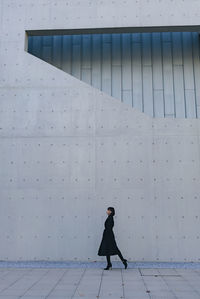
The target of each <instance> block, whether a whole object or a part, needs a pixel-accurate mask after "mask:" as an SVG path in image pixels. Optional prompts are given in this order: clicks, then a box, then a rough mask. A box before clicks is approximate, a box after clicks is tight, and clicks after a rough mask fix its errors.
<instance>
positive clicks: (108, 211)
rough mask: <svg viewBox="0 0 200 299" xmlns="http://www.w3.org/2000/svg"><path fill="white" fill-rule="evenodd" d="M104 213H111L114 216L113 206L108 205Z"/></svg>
mask: <svg viewBox="0 0 200 299" xmlns="http://www.w3.org/2000/svg"><path fill="white" fill-rule="evenodd" d="M106 213H107V214H108V215H110V214H112V215H113V216H114V215H115V209H114V208H113V207H108V208H107V211H106Z"/></svg>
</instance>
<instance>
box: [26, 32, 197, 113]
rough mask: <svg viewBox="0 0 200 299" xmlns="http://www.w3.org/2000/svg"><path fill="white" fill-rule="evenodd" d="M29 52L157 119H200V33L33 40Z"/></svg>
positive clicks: (90, 36) (126, 34)
mask: <svg viewBox="0 0 200 299" xmlns="http://www.w3.org/2000/svg"><path fill="white" fill-rule="evenodd" d="M28 45H29V47H28V52H29V53H31V54H33V55H35V56H37V57H39V58H41V59H43V60H45V61H46V62H48V63H51V64H53V65H55V66H56V67H58V68H60V69H62V70H64V71H66V72H68V73H70V74H71V75H73V76H75V77H76V78H78V79H80V80H83V81H84V82H86V83H88V84H91V85H92V86H94V87H96V88H99V89H100V90H102V91H104V92H106V93H107V94H109V95H111V96H113V97H115V98H117V99H119V100H121V101H122V102H125V103H128V104H129V105H131V106H133V107H135V108H137V109H138V110H139V111H141V112H145V113H146V114H148V115H150V116H153V117H177V118H180V117H181V118H184V117H187V118H195V117H198V118H199V117H200V60H199V53H200V49H199V33H198V32H162V33H160V32H153V33H149V32H146V33H113V34H110V33H106V34H82V35H81V34H79V35H77V34H76V35H75V34H74V35H52V36H30V37H29V43H28Z"/></svg>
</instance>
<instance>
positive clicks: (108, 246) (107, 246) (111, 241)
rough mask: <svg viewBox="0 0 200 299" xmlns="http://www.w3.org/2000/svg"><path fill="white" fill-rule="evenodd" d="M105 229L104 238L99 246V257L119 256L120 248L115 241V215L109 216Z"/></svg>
mask: <svg viewBox="0 0 200 299" xmlns="http://www.w3.org/2000/svg"><path fill="white" fill-rule="evenodd" d="M104 226H105V229H104V231H103V237H102V240H101V244H100V246H99V250H98V255H115V254H118V247H117V244H116V241H115V236H114V233H113V230H112V228H113V226H114V219H113V215H112V214H110V215H108V217H107V219H106V221H105V223H104Z"/></svg>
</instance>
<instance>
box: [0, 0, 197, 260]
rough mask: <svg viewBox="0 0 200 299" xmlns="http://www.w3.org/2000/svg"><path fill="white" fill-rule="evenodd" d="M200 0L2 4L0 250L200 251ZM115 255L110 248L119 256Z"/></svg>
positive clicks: (15, 255) (91, 256)
mask: <svg viewBox="0 0 200 299" xmlns="http://www.w3.org/2000/svg"><path fill="white" fill-rule="evenodd" d="M199 20H200V4H199V1H197V0H192V1H191V0H190V1H189V0H185V1H169V0H165V1H157V0H151V1H137V0H134V1H132V0H126V1H121V0H114V1H111V0H106V1H104V0H102V1H100V0H95V1H89V0H81V1H74V0H71V1H70V0H68V1H67V0H36V1H32V0H1V1H0V24H1V31H0V65H1V72H0V166H1V167H0V219H1V223H0V224H1V225H0V244H1V249H0V259H1V260H12V261H13V260H17V261H18V260H52V261H62V260H71V261H76V260H78V261H96V260H99V261H100V260H104V257H99V256H97V251H98V247H99V244H100V241H101V238H102V233H103V229H104V221H105V218H106V209H107V207H108V206H114V207H115V210H116V216H115V217H114V220H115V226H114V229H113V230H114V233H115V236H116V241H117V244H118V246H119V248H120V250H121V251H122V253H123V255H124V256H126V257H127V259H128V260H129V261H199V260H200V255H199V248H200V234H199V224H200V214H199V211H200V188H199V186H200V121H199V117H200V81H199V78H200V61H199V28H200V21H199ZM114 258H115V259H116V260H117V259H118V257H117V256H115V257H114Z"/></svg>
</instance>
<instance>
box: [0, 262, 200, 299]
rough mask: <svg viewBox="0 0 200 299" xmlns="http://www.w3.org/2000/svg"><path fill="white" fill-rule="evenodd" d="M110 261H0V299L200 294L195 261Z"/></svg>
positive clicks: (191, 297)
mask: <svg viewBox="0 0 200 299" xmlns="http://www.w3.org/2000/svg"><path fill="white" fill-rule="evenodd" d="M55 264H56V265H57V266H55ZM112 264H113V268H112V270H108V271H105V270H103V268H104V267H105V265H106V263H104V262H98V263H95V265H94V263H82V264H81V265H82V267H80V263H77V262H75V263H73V262H69V263H66V262H65V267H64V265H63V263H54V262H53V263H52V262H17V263H16V262H0V299H19V298H22V299H46V298H47V299H78V298H79V299H80V298H85V299H95V298H99V299H112V298H113V299H118V298H120V299H122V298H123V299H174V298H175V299H179V298H180V299H186V298H187V299H200V264H199V263H182V264H181V263H179V264H176V267H175V264H174V263H173V264H172V263H164V264H163V263H159V264H158V263H151V267H150V264H149V263H148V262H146V263H140V267H139V266H138V265H137V267H136V263H133V262H132V263H131V262H129V263H128V268H127V269H124V266H123V264H122V263H120V262H119V263H118V262H114V261H113V262H112ZM6 265H7V267H6ZM97 265H98V267H97ZM156 266H158V267H157V268H156ZM172 266H174V267H172Z"/></svg>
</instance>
